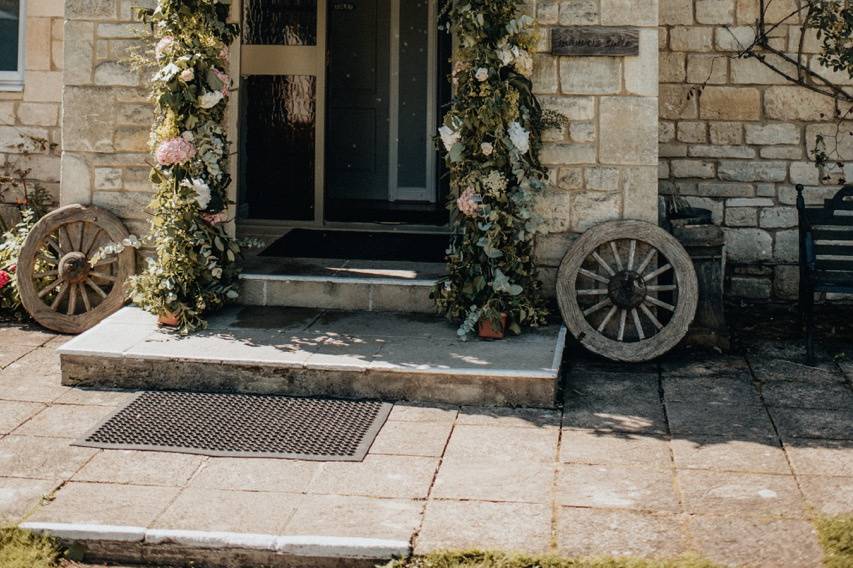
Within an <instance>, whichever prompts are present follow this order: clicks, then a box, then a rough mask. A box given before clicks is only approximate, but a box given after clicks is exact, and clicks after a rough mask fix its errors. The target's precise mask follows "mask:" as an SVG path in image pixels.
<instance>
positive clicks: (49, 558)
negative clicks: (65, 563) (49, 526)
mask: <svg viewBox="0 0 853 568" xmlns="http://www.w3.org/2000/svg"><path fill="white" fill-rule="evenodd" d="M60 556H61V554H60V552H59V548H58V546H57V544H56V541H54V540H53V539H51V538H48V537H46V536H40V535H36V534H33V533H31V532H27V531H23V530H20V529H17V528H0V566H2V568H55V567H56V566H58V565H59V558H60Z"/></svg>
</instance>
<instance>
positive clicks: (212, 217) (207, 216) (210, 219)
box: [201, 211, 228, 225]
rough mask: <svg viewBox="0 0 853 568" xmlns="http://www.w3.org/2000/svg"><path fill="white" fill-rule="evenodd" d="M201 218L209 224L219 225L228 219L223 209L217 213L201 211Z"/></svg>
mask: <svg viewBox="0 0 853 568" xmlns="http://www.w3.org/2000/svg"><path fill="white" fill-rule="evenodd" d="M201 218H202V219H204V220H205V221H206V222H207V223H209V224H211V225H221V224H222V223H224V222H225V221H227V220H228V218H227V216H226V215H225V211H220V212H219V213H202V214H201Z"/></svg>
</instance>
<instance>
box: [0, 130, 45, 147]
mask: <svg viewBox="0 0 853 568" xmlns="http://www.w3.org/2000/svg"><path fill="white" fill-rule="evenodd" d="M47 138H48V132H47V130H46V129H44V128H35V127H32V126H28V127H23V126H0V152H9V153H10V154H19V153H23V152H39V151H41V147H40V144H39V143H38V140H46V139H47Z"/></svg>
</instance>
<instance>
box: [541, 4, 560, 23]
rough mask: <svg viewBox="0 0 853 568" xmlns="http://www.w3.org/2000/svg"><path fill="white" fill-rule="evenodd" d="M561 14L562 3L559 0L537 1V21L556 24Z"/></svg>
mask: <svg viewBox="0 0 853 568" xmlns="http://www.w3.org/2000/svg"><path fill="white" fill-rule="evenodd" d="M559 14H560V3H559V2H558V1H557V0H539V1H538V2H536V23H538V24H545V25H549V24H550V25H553V24H556V23H557V21H558V16H559Z"/></svg>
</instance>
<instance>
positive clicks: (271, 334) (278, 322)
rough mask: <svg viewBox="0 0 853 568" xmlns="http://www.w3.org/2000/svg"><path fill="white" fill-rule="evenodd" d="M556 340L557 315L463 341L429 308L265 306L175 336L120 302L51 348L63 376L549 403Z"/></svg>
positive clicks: (112, 384) (65, 379)
mask: <svg viewBox="0 0 853 568" xmlns="http://www.w3.org/2000/svg"><path fill="white" fill-rule="evenodd" d="M318 303H319V302H318ZM564 343H565V328H563V327H561V326H556V325H552V326H547V327H542V328H539V329H536V330H531V331H528V332H526V333H525V334H524V335H521V336H519V337H513V338H509V339H505V340H502V341H482V340H479V339H476V338H474V339H471V340H469V341H462V340H461V339H460V338H459V337H457V334H456V327H455V326H453V325H451V324H450V323H448V322H446V321H445V320H444V319H442V318H441V317H439V316H437V315H434V314H431V315H427V314H419V313H400V312H378V311H374V312H370V311H340V310H329V309H323V308H316V307H281V306H269V305H266V306H252V305H248V306H232V307H230V308H228V309H226V310H223V311H222V312H220V313H218V314H216V315H214V316H213V317H212V318H211V319H210V320H209V327H208V329H206V330H204V331H201V332H197V333H194V334H191V335H189V336H180V335H178V334H176V333H174V332H172V331H170V330H164V329H162V328H159V327H158V326H157V323H156V321H155V318H154V317H153V316H152V315H151V314H149V313H147V312H144V311H142V310H140V309H138V308H135V307H126V308H123V309H122V310H120V311H119V312H117V313H115V314H113V315H112V316H110V317H109V318H107V319H105V320H104V321H102V322H101V323H100V324H98V325H97V326H95V327H94V328H92V329H90V330H89V331H87V332H85V333H83V334H81V335H79V336H77V337H76V338H74V339H72V340H71V341H69V342H68V343H66V344H65V345H63V346H62V347H61V348H60V349H59V353H60V359H61V366H62V383H63V384H64V385H69V386H86V387H101V388H122V389H151V390H192V391H208V392H217V391H218V392H237V393H256V394H286V395H294V396H330V397H341V398H378V399H383V400H390V401H400V400H406V401H423V402H438V403H451V404H462V405H493V406H533V407H552V406H554V404H555V399H556V391H557V381H558V375H559V372H560V365H561V362H562V355H563V346H564Z"/></svg>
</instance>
